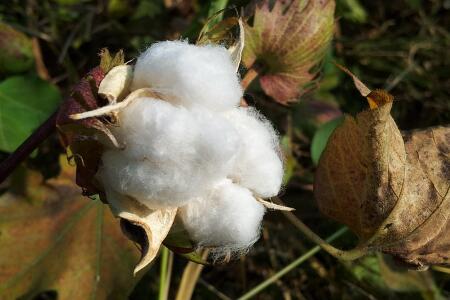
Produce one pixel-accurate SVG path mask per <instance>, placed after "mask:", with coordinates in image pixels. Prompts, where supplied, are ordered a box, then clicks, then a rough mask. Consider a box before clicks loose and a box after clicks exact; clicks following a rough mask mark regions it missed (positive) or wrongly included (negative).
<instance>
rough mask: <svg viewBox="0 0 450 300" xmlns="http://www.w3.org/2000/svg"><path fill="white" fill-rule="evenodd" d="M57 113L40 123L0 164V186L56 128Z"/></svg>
mask: <svg viewBox="0 0 450 300" xmlns="http://www.w3.org/2000/svg"><path fill="white" fill-rule="evenodd" d="M57 114H58V112H57V111H56V112H54V113H53V114H52V115H51V116H50V117H49V118H48V119H47V120H46V121H45V122H44V123H42V124H41V125H40V126H39V127H38V128H37V129H36V130H35V131H34V132H33V134H31V135H30V136H29V137H28V138H27V139H26V140H25V142H23V143H22V145H20V146H19V148H17V149H16V151H14V152H13V153H11V154H10V155H9V156H8V158H6V159H5V160H4V161H3V162H2V163H1V164H0V184H1V183H2V182H3V181H4V180H5V179H6V178H7V177H8V176H9V175H11V173H12V172H13V171H14V169H16V167H17V166H18V165H19V164H20V163H21V162H22V161H24V160H25V159H26V158H27V157H28V156H29V155H30V154H31V152H33V151H34V149H36V148H37V147H38V146H39V145H40V144H41V143H42V142H43V141H44V140H45V139H47V138H48V137H49V136H50V135H51V134H52V133H53V131H55V128H56V116H57Z"/></svg>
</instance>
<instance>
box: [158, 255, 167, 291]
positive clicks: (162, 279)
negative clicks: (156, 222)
mask: <svg viewBox="0 0 450 300" xmlns="http://www.w3.org/2000/svg"><path fill="white" fill-rule="evenodd" d="M168 262H169V249H167V248H166V247H164V246H163V247H162V248H161V271H160V275H159V297H158V300H167V290H168V289H167V288H166V286H167V269H168V268H167V267H168Z"/></svg>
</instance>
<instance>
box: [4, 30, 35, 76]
mask: <svg viewBox="0 0 450 300" xmlns="http://www.w3.org/2000/svg"><path fill="white" fill-rule="evenodd" d="M33 63H34V56H33V49H32V44H31V39H30V38H28V37H27V36H26V35H24V34H23V33H22V32H20V31H17V30H15V29H14V28H12V27H11V26H9V25H6V24H5V23H2V22H0V74H3V75H5V74H6V75H9V74H16V73H21V72H24V71H27V70H29V69H31V68H32V67H33Z"/></svg>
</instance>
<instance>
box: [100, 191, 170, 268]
mask: <svg viewBox="0 0 450 300" xmlns="http://www.w3.org/2000/svg"><path fill="white" fill-rule="evenodd" d="M107 199H108V203H109V204H110V205H111V209H112V210H113V212H114V214H115V215H116V216H118V217H120V218H121V225H122V229H123V232H124V233H125V234H126V235H127V236H128V237H129V238H130V239H131V240H133V241H135V242H136V243H138V244H139V245H140V247H141V260H140V261H139V263H138V264H137V266H136V267H135V269H134V274H135V275H136V273H137V272H139V271H140V270H142V269H143V268H145V267H146V266H147V265H148V264H149V263H151V262H152V261H153V259H154V258H155V257H156V255H157V254H158V251H159V248H160V247H161V244H162V242H163V241H164V239H165V238H166V236H167V234H168V233H169V231H170V228H171V227H172V224H173V222H174V220H175V216H176V214H177V208H170V209H157V210H152V209H149V208H148V207H146V206H145V205H143V204H141V203H139V202H138V201H136V200H135V199H133V198H131V197H125V196H123V195H120V194H118V193H107Z"/></svg>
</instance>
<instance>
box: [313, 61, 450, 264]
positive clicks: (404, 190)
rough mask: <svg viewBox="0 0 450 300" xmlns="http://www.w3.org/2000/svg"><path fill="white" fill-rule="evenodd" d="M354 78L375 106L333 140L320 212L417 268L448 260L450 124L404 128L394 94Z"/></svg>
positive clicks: (319, 178) (364, 243)
mask: <svg viewBox="0 0 450 300" xmlns="http://www.w3.org/2000/svg"><path fill="white" fill-rule="evenodd" d="M345 71H347V72H348V70H345ZM350 74H351V73H350ZM351 75H352V76H353V77H354V75H353V74H351ZM354 80H355V83H356V86H357V87H358V90H360V92H361V93H362V94H363V95H364V94H365V96H367V98H368V101H369V104H370V106H371V109H370V110H367V111H364V112H361V113H359V114H357V116H356V118H353V117H351V116H347V117H346V118H345V120H344V122H343V124H342V125H340V126H339V127H338V128H336V130H335V131H334V132H333V134H332V135H331V137H330V139H329V141H328V144H327V146H326V149H325V150H324V152H323V154H322V156H321V158H320V161H319V166H318V169H317V173H316V176H315V180H314V195H315V198H316V200H317V202H318V205H319V208H320V210H321V212H322V213H324V214H325V215H326V216H328V217H331V218H333V219H335V220H337V221H339V222H342V223H344V224H346V225H347V226H349V227H350V229H351V230H352V231H353V232H355V233H356V235H357V236H358V237H359V239H360V246H361V247H366V248H368V249H369V250H379V251H382V252H385V253H389V254H392V255H393V256H394V257H396V258H397V259H398V260H399V261H401V262H403V263H405V264H406V265H408V266H409V267H411V268H415V269H426V268H427V267H428V266H430V265H449V264H450V195H449V187H450V160H449V155H450V127H448V126H445V127H434V128H428V129H424V130H416V131H411V132H401V131H400V130H399V129H398V127H397V125H396V123H395V121H394V120H393V118H392V117H391V114H390V111H391V108H392V104H393V103H392V96H390V95H389V94H388V93H387V92H385V91H380V90H375V91H370V90H368V89H367V88H366V87H365V86H364V85H363V84H362V83H361V82H360V81H359V80H358V79H357V78H356V77H354Z"/></svg>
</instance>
